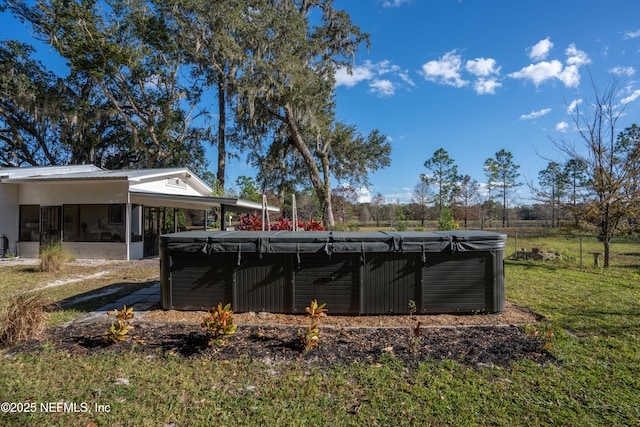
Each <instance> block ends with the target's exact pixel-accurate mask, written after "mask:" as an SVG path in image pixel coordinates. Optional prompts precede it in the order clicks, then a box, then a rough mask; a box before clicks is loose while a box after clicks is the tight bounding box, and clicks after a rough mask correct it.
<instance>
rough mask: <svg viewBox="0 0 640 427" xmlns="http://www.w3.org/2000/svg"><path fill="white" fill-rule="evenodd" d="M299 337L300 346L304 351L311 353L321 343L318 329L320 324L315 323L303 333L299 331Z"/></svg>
mask: <svg viewBox="0 0 640 427" xmlns="http://www.w3.org/2000/svg"><path fill="white" fill-rule="evenodd" d="M298 336H299V337H300V344H301V345H302V349H303V350H304V351H309V350H311V349H313V348H314V347H316V346H317V345H318V343H319V342H320V329H318V322H313V323H312V324H311V325H309V326H307V330H306V331H305V332H302V331H301V330H299V329H298Z"/></svg>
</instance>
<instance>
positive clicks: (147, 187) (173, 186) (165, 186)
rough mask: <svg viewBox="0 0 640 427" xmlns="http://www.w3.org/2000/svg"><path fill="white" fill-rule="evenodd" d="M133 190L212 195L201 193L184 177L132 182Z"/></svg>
mask: <svg viewBox="0 0 640 427" xmlns="http://www.w3.org/2000/svg"><path fill="white" fill-rule="evenodd" d="M131 190H132V191H146V192H152V193H159V194H174V195H182V196H210V195H211V194H209V193H206V194H204V193H201V192H199V191H198V190H196V189H195V188H194V187H193V186H192V185H191V183H190V182H189V180H186V181H185V179H184V178H183V177H177V176H175V177H170V178H168V177H163V178H159V179H158V180H156V181H150V182H141V183H133V182H132V183H131Z"/></svg>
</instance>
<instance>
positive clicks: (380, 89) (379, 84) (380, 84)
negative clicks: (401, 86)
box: [369, 79, 396, 96]
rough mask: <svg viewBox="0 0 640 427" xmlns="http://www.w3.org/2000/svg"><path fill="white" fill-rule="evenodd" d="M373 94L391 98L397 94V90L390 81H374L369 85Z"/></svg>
mask: <svg viewBox="0 0 640 427" xmlns="http://www.w3.org/2000/svg"><path fill="white" fill-rule="evenodd" d="M369 88H370V90H371V92H373V93H375V94H378V95H380V96H391V95H393V94H395V93H396V88H395V86H394V84H393V82H391V81H390V80H377V79H376V80H373V81H372V82H371V83H369Z"/></svg>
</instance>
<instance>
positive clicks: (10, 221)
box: [0, 184, 20, 255]
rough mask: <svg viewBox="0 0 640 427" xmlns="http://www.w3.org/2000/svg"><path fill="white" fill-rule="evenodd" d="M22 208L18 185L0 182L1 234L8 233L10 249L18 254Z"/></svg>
mask: <svg viewBox="0 0 640 427" xmlns="http://www.w3.org/2000/svg"><path fill="white" fill-rule="evenodd" d="M19 215H20V209H19V207H18V186H17V185H15V184H0V236H1V235H2V234H6V235H7V237H8V238H9V251H10V252H11V253H12V254H14V255H15V254H16V242H17V241H18V222H19V220H20V219H19Z"/></svg>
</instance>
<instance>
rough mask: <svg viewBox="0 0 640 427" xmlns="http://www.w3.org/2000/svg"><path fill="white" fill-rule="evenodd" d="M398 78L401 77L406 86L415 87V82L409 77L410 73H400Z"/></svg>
mask: <svg viewBox="0 0 640 427" xmlns="http://www.w3.org/2000/svg"><path fill="white" fill-rule="evenodd" d="M398 77H400V79H402V81H403V82H405V83H406V84H408V85H409V86H415V85H416V84H415V82H414V81H413V80H412V79H411V77H409V72H408V71H406V70H405V71H400V72H399V73H398Z"/></svg>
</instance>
